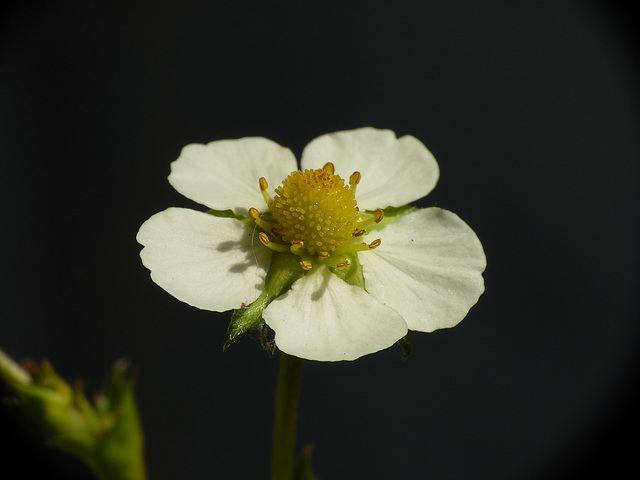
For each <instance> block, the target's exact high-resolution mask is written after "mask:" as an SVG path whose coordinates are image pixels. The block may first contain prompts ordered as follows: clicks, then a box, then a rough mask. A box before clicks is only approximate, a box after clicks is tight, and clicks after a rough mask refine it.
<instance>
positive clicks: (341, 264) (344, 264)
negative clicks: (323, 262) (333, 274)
mask: <svg viewBox="0 0 640 480" xmlns="http://www.w3.org/2000/svg"><path fill="white" fill-rule="evenodd" d="M348 266H349V260H345V261H344V262H338V263H336V268H337V269H338V270H344V269H345V268H347V267H348Z"/></svg>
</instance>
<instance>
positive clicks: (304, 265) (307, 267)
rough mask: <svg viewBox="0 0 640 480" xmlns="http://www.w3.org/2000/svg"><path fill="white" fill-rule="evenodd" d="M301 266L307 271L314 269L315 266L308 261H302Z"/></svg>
mask: <svg viewBox="0 0 640 480" xmlns="http://www.w3.org/2000/svg"><path fill="white" fill-rule="evenodd" d="M300 266H301V267H302V268H303V269H305V270H311V269H312V268H313V264H312V263H311V262H307V261H306V260H300Z"/></svg>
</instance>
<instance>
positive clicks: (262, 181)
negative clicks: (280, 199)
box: [258, 177, 273, 210]
mask: <svg viewBox="0 0 640 480" xmlns="http://www.w3.org/2000/svg"><path fill="white" fill-rule="evenodd" d="M258 183H259V184H260V193H262V198H264V201H265V203H266V204H267V207H269V210H271V207H273V198H271V195H269V192H267V188H269V184H268V183H267V179H266V178H264V177H260V180H258Z"/></svg>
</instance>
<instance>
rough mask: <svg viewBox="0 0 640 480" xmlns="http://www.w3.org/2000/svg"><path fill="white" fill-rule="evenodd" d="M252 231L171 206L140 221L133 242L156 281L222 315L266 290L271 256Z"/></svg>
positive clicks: (183, 298) (191, 302)
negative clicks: (141, 246) (254, 238)
mask: <svg viewBox="0 0 640 480" xmlns="http://www.w3.org/2000/svg"><path fill="white" fill-rule="evenodd" d="M252 233H253V232H252V229H251V228H249V227H247V226H246V225H244V224H243V223H242V222H239V221H237V220H235V219H232V218H218V217H214V216H212V215H208V214H206V213H202V212H196V211H194V210H189V209H185V208H169V209H167V210H165V211H163V212H160V213H157V214H155V215H154V216H152V217H151V218H150V219H149V220H147V221H146V222H144V223H143V224H142V226H141V227H140V231H139V232H138V236H137V240H138V242H139V243H141V244H142V245H144V248H143V249H142V251H141V252H140V257H141V258H142V263H143V264H144V266H145V267H147V268H148V269H149V270H151V278H152V280H153V281H154V282H156V283H157V284H158V285H160V286H161V287H162V288H164V289H165V290H166V291H167V292H169V293H170V294H171V295H173V296H174V297H176V298H177V299H178V300H181V301H183V302H186V303H188V304H189V305H193V306H194V307H198V308H201V309H204V310H213V311H216V312H224V311H226V310H230V309H232V308H238V307H240V305H241V304H242V303H243V302H244V303H246V304H248V303H251V302H252V301H254V300H255V299H256V298H257V297H258V295H259V294H260V292H261V291H262V288H263V286H264V278H265V271H266V269H267V267H268V266H269V261H270V258H271V257H270V253H269V250H268V249H267V248H263V247H262V245H261V244H260V242H259V241H257V242H254V241H253V235H252ZM255 243H257V245H256V246H255V248H253V244H255Z"/></svg>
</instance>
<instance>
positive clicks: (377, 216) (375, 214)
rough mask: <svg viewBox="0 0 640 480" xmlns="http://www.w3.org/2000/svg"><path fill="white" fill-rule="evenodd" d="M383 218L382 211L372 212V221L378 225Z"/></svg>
mask: <svg viewBox="0 0 640 480" xmlns="http://www.w3.org/2000/svg"><path fill="white" fill-rule="evenodd" d="M383 218H384V210H376V211H375V212H373V221H374V222H375V223H380V222H381V221H382V219H383Z"/></svg>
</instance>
